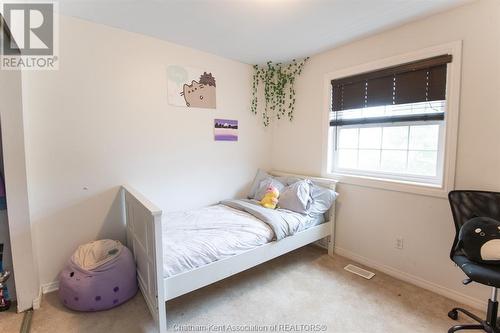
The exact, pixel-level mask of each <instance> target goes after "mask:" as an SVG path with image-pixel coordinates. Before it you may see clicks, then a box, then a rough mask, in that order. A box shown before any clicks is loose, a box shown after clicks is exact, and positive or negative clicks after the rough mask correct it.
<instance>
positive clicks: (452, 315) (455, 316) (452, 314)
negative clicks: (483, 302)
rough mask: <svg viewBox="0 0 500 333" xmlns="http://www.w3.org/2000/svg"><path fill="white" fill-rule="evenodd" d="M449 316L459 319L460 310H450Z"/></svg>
mask: <svg viewBox="0 0 500 333" xmlns="http://www.w3.org/2000/svg"><path fill="white" fill-rule="evenodd" d="M448 317H450V318H451V319H453V320H457V319H458V311H457V310H451V311H450V312H448Z"/></svg>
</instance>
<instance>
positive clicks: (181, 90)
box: [167, 65, 217, 109]
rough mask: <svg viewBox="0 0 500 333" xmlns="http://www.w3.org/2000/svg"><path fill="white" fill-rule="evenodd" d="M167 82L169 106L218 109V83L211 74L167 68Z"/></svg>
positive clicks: (173, 67) (195, 70)
mask: <svg viewBox="0 0 500 333" xmlns="http://www.w3.org/2000/svg"><path fill="white" fill-rule="evenodd" d="M167 80H168V81H167V82H168V86H167V88H168V102H169V104H171V105H175V106H184V107H188V108H204V109H215V108H216V106H217V104H216V82H215V76H214V75H213V74H212V73H211V72H207V71H205V70H201V69H199V68H194V67H183V66H176V65H172V66H168V67H167Z"/></svg>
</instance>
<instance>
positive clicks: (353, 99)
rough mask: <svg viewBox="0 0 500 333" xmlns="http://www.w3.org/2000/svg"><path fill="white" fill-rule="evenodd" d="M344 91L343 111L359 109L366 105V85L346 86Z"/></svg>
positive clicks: (361, 83) (360, 83) (358, 83)
mask: <svg viewBox="0 0 500 333" xmlns="http://www.w3.org/2000/svg"><path fill="white" fill-rule="evenodd" d="M341 89H342V109H343V110H349V109H358V108H362V107H364V105H365V95H366V83H365V82H356V83H352V84H346V85H344V86H342V87H341Z"/></svg>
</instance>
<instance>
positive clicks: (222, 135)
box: [214, 119, 238, 141]
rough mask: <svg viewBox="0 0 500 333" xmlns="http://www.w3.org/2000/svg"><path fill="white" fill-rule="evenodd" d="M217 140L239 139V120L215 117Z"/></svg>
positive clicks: (215, 137) (215, 135) (215, 136)
mask: <svg viewBox="0 0 500 333" xmlns="http://www.w3.org/2000/svg"><path fill="white" fill-rule="evenodd" d="M214 139H215V141H238V120H230V119H215V120H214Z"/></svg>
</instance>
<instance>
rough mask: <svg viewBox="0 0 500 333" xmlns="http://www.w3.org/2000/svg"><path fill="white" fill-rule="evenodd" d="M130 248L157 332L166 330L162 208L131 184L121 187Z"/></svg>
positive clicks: (141, 288)
mask: <svg viewBox="0 0 500 333" xmlns="http://www.w3.org/2000/svg"><path fill="white" fill-rule="evenodd" d="M122 200H123V201H122V202H123V203H124V204H123V208H124V214H123V216H124V219H125V225H126V230H127V247H128V248H129V249H130V251H132V253H133V254H134V259H135V262H136V265H137V280H138V283H139V288H140V290H141V292H142V294H143V296H144V299H145V301H146V304H147V306H148V308H149V311H150V312H151V314H152V316H153V318H154V320H155V321H156V323H157V326H158V331H159V332H160V333H165V332H166V331H167V317H166V306H165V299H164V295H165V290H164V283H163V262H162V259H161V258H162V253H163V246H162V226H161V219H162V211H161V210H160V209H159V208H158V207H156V206H155V205H154V204H153V203H151V202H150V201H149V200H147V199H146V198H145V197H144V196H143V195H142V194H140V193H139V192H138V191H136V190H134V189H133V188H132V187H130V186H128V185H124V186H123V187H122Z"/></svg>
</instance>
